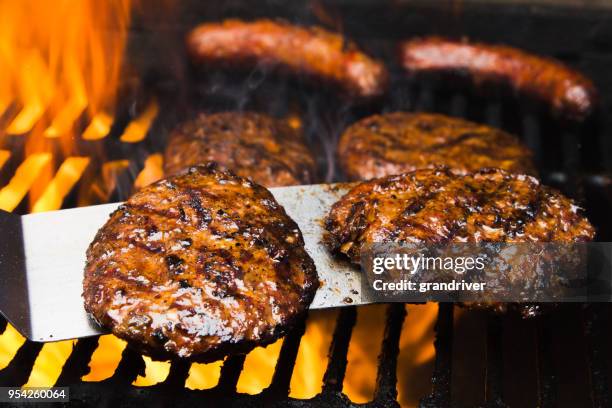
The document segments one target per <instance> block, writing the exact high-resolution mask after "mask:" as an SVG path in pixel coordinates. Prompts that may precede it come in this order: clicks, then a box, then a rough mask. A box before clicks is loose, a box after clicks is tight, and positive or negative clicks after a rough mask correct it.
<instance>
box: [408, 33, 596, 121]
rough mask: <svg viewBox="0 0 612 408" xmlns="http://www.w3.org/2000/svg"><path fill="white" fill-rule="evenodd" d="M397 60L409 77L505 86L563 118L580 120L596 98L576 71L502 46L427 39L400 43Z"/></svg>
mask: <svg viewBox="0 0 612 408" xmlns="http://www.w3.org/2000/svg"><path fill="white" fill-rule="evenodd" d="M400 59H401V64H402V66H403V67H404V68H405V69H406V70H407V71H408V72H410V73H413V74H421V73H461V74H467V75H468V76H469V77H470V78H471V80H472V81H473V82H474V83H475V84H476V85H477V86H478V85H481V84H483V83H487V82H503V83H507V84H509V85H510V86H512V87H513V88H514V90H515V91H517V92H519V93H523V94H527V95H530V96H532V97H535V98H537V99H539V100H542V101H544V102H545V103H547V104H549V105H550V107H551V109H552V111H553V113H555V114H557V115H560V116H562V117H566V118H569V119H574V120H583V119H584V118H586V117H587V116H588V115H589V114H591V112H592V111H593V109H594V105H595V103H596V99H597V97H596V90H595V87H594V86H593V83H592V82H591V81H590V80H589V79H588V78H586V77H585V76H584V75H582V74H580V73H579V72H576V71H575V70H573V69H571V68H569V67H567V66H565V65H563V64H562V63H560V62H559V61H556V60H554V59H551V58H546V57H540V56H536V55H533V54H529V53H527V52H524V51H521V50H518V49H516V48H512V47H508V46H503V45H489V44H482V43H470V42H466V41H458V40H449V39H444V38H439V37H427V38H419V39H413V40H409V41H406V42H404V43H402V44H401V45H400Z"/></svg>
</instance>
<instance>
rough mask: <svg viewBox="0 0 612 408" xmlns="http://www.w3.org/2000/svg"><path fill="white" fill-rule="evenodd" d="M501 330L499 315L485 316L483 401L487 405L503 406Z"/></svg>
mask: <svg viewBox="0 0 612 408" xmlns="http://www.w3.org/2000/svg"><path fill="white" fill-rule="evenodd" d="M502 339H503V330H502V322H501V317H500V316H499V315H497V314H490V315H489V316H487V350H486V353H487V366H486V380H485V381H486V383H485V386H486V388H485V401H486V406H487V407H491V408H493V407H505V406H506V404H505V403H504V402H503V386H502V384H503V359H502V355H503V351H502Z"/></svg>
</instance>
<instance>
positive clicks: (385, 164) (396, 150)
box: [338, 112, 537, 180]
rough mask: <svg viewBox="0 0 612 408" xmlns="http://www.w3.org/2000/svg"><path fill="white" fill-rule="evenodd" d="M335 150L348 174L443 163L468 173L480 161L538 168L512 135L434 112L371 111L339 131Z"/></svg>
mask: <svg viewBox="0 0 612 408" xmlns="http://www.w3.org/2000/svg"><path fill="white" fill-rule="evenodd" d="M338 156H339V159H340V160H339V161H340V165H341V167H342V169H343V170H344V172H345V173H346V175H347V176H348V178H349V179H351V180H369V179H372V178H376V177H384V176H388V175H392V174H400V173H405V172H409V171H413V170H416V169H420V168H431V167H435V166H438V165H445V166H448V167H450V168H451V169H452V171H453V172H455V173H459V174H466V173H469V172H472V171H476V170H479V169H481V168H484V167H497V168H501V169H504V170H508V171H511V172H514V173H525V174H531V175H535V174H537V172H536V169H535V166H534V163H533V155H532V153H531V151H530V150H529V149H528V148H527V147H526V146H524V145H523V144H522V143H521V142H520V141H519V140H518V139H517V138H516V137H515V136H513V135H510V134H508V133H506V132H503V131H501V130H499V129H495V128H492V127H489V126H485V125H481V124H477V123H473V122H468V121H466V120H462V119H458V118H452V117H448V116H444V115H439V114H433V113H408V112H394V113H387V114H383V115H373V116H370V117H367V118H365V119H362V120H360V121H359V122H357V123H355V124H353V125H352V126H350V127H349V128H348V129H347V130H346V131H345V132H344V133H343V134H342V136H341V137H340V141H339V144H338Z"/></svg>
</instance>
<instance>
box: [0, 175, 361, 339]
mask: <svg viewBox="0 0 612 408" xmlns="http://www.w3.org/2000/svg"><path fill="white" fill-rule="evenodd" d="M270 190H271V191H272V193H273V194H274V196H275V197H276V199H277V200H278V202H279V203H280V204H281V205H283V206H284V207H285V210H286V211H287V213H288V214H289V216H290V217H291V218H293V219H294V220H295V221H296V222H297V223H298V225H299V226H300V229H301V230H302V234H303V235H304V240H305V242H306V249H307V251H308V253H309V254H310V256H311V257H312V258H313V259H314V262H315V264H316V267H317V272H318V274H319V278H320V280H321V281H322V285H321V287H320V289H319V290H318V292H317V294H316V296H315V299H314V302H313V304H312V306H311V309H322V308H330V307H338V306H346V305H359V304H364V303H368V302H367V301H366V300H365V299H362V297H361V295H360V293H361V275H360V273H359V271H358V270H356V269H355V268H354V267H352V266H350V265H349V264H348V262H346V261H342V260H337V259H336V258H334V257H333V256H332V255H331V254H330V253H329V252H328V251H327V250H326V249H325V248H324V247H323V245H322V244H321V238H322V233H323V227H322V219H323V218H324V217H325V215H326V213H327V211H329V208H330V207H331V205H332V204H333V203H334V202H335V201H337V200H338V199H339V198H340V197H341V196H342V195H343V194H344V193H345V192H346V189H343V188H340V187H337V188H335V187H330V186H329V185H312V186H297V187H282V188H272V189H270ZM118 206H119V203H115V204H105V205H97V206H91V207H81V208H75V209H70V210H61V211H52V212H46V213H37V214H29V215H24V216H17V215H13V214H9V213H6V212H1V211H0V234H1V237H2V238H1V239H0V312H1V313H2V314H3V315H4V316H5V317H6V318H7V319H8V321H9V322H10V323H11V324H12V325H13V326H14V327H15V328H16V329H17V330H19V331H20V332H21V333H22V334H23V335H24V336H26V337H27V338H29V339H30V340H33V341H44V342H46V341H58V340H65V339H73V338H78V337H87V336H93V335H96V334H100V333H102V330H101V329H100V328H99V327H98V326H97V325H96V324H95V323H94V322H93V321H92V320H91V319H90V318H89V317H88V316H87V314H86V313H85V309H84V308H83V298H82V297H81V293H82V282H83V270H84V267H85V252H86V250H87V247H88V245H89V243H90V242H91V241H92V240H93V239H94V236H95V234H96V232H97V231H98V229H99V228H100V227H102V225H104V223H105V222H106V220H107V219H108V216H109V215H110V213H111V212H113V211H114V210H115V209H116V208H117V207H118Z"/></svg>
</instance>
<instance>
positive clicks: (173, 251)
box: [83, 165, 318, 361]
mask: <svg viewBox="0 0 612 408" xmlns="http://www.w3.org/2000/svg"><path fill="white" fill-rule="evenodd" d="M317 287H318V278H317V273H316V270H315V266H314V263H313V261H312V259H311V258H310V257H309V256H308V254H307V252H306V251H305V249H304V242H303V239H302V235H301V233H300V231H299V229H298V226H297V225H296V224H295V222H293V220H291V219H290V218H289V217H288V216H287V214H286V213H285V211H284V209H283V208H282V207H281V206H280V205H279V204H278V203H277V202H276V201H275V200H274V198H273V196H272V194H271V193H270V192H269V191H268V190H266V189H265V188H263V187H261V186H259V185H257V184H254V183H253V182H251V181H249V180H247V179H244V178H242V177H239V176H236V175H233V174H232V173H230V172H226V171H221V170H219V169H217V168H216V167H215V166H214V165H208V166H200V167H193V168H190V169H189V170H188V171H187V172H185V173H184V174H180V175H176V176H173V177H170V178H167V179H165V180H161V181H159V182H157V183H154V184H152V185H150V186H148V187H145V188H144V189H142V190H140V191H139V192H138V193H136V194H135V195H134V196H132V197H131V198H130V199H129V200H128V201H127V202H126V203H125V204H123V205H121V207H119V209H118V210H116V211H115V212H114V213H113V214H112V215H111V217H110V219H109V221H108V222H107V223H106V224H105V225H104V226H103V227H102V229H100V231H99V232H98V234H97V235H96V237H95V239H94V241H93V242H92V243H91V245H90V246H89V249H88V251H87V265H86V267H85V280H84V293H83V296H84V298H85V308H86V310H87V311H88V312H89V313H90V314H91V315H92V316H93V317H94V318H95V320H96V321H97V322H99V323H100V324H101V325H102V326H104V327H106V328H108V329H110V330H112V332H113V333H114V334H115V335H117V336H119V337H121V338H123V339H125V340H127V341H128V342H129V343H130V344H131V345H132V346H134V347H136V348H137V349H139V350H140V351H142V352H144V353H146V354H149V355H151V356H153V357H156V358H174V357H179V358H190V359H193V360H195V361H212V360H215V359H218V358H221V357H222V356H224V355H226V354H232V353H242V352H247V351H249V350H250V349H252V348H254V347H255V346H261V345H266V344H269V343H271V342H273V341H274V340H276V339H278V338H279V337H281V336H282V335H284V334H285V333H286V332H287V330H288V329H289V328H290V327H291V325H292V323H293V322H294V321H295V320H296V319H297V318H299V317H300V316H301V315H302V314H303V313H304V312H305V310H306V309H307V307H308V305H309V304H310V303H311V301H312V299H313V297H314V293H315V291H316V289H317Z"/></svg>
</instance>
